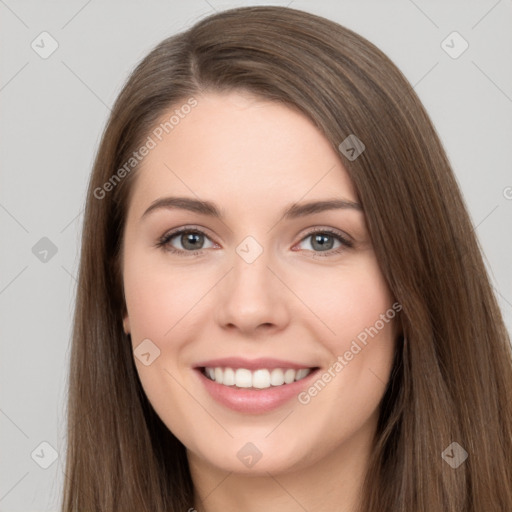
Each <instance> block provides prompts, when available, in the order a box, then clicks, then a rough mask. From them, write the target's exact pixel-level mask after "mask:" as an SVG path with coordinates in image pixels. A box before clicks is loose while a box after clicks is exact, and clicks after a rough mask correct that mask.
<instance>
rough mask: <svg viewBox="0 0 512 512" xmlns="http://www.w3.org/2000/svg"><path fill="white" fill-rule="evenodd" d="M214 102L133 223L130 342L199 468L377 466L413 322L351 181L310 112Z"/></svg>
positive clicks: (158, 164) (197, 112)
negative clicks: (400, 322)
mask: <svg viewBox="0 0 512 512" xmlns="http://www.w3.org/2000/svg"><path fill="white" fill-rule="evenodd" d="M197 99H198V103H197V106H195V107H194V108H191V109H186V111H189V110H190V112H189V113H188V114H187V115H182V116H181V117H180V120H179V123H177V124H176V125H175V126H174V127H173V129H172V131H169V134H168V135H165V131H164V135H165V136H164V137H162V140H161V141H159V140H158V139H157V138H155V137H154V136H153V139H154V140H155V142H156V147H154V148H152V149H150V150H149V153H148V154H147V156H145V158H144V159H143V161H142V163H141V164H140V165H139V168H138V169H137V171H136V172H137V173H138V174H139V175H138V177H137V181H136V182H135V184H134V187H135V188H134V190H133V196H132V200H131V203H130V205H129V209H128V217H127V223H126V229H125V233H124V241H123V250H124V251H123V276H124V288H125V296H126V304H127V315H126V317H125V318H124V325H125V329H126V330H127V331H128V332H130V333H131V340H132V344H133V349H134V358H135V363H136V366H137V371H138V374H139V377H140V380H141V383H142V386H143V388H144V390H145V392H146V394H147V397H148V399H149V400H150V402H151V404H152V405H153V407H154V409H155V411H156V412H157V414H158V415H159V416H160V418H161V419H162V421H163V422H164V423H165V424H166V425H167V427H168V428H169V430H171V431H172V432H173V433H174V435H175V436H176V437H177V438H178V439H180V441H181V442H182V443H183V444H184V445H185V447H186V448H187V453H188V456H189V458H190V459H191V460H195V461H196V462H197V461H199V462H198V463H200V464H206V465H208V466H213V467H216V468H222V469H223V470H226V471H233V472H246V473H255V472H256V473H259V472H262V473H263V472H266V471H269V472H271V473H274V474H275V473H276V472H279V471H288V470H292V469H293V470H296V469H300V468H306V467H308V466H312V465H314V464H316V463H318V462H319V461H321V460H322V459H327V458H331V457H335V456H340V457H349V456H354V457H355V456H356V455H349V454H357V457H361V455H367V454H368V453H369V451H370V450H371V446H370V443H371V439H372V435H373V433H374V431H375V427H376V422H377V418H378V410H377V408H378V405H379V402H380V400H381V398H382V396H383V393H384V391H385V386H386V384H387V382H388V379H389V376H390V370H391V366H392V360H393V354H394V340H395V337H396V334H397V327H396V322H397V319H396V318H395V319H394V320H393V317H394V316H395V312H396V310H398V309H399V306H398V308H397V305H396V304H395V305H394V306H395V308H393V307H392V306H393V297H392V296H391V294H390V291H389V289H388V287H387V285H386V282H385V280H384V278H383V276H382V274H381V271H380V269H379V265H378V262H377V260H376V257H375V254H374V251H373V248H372V244H371V240H370V238H369V234H368V231H367V228H366V225H365V218H364V214H363V212H362V210H361V209H360V207H358V204H357V203H358V197H357V195H356V192H355V189H354V187H353V185H352V183H351V180H350V179H349V177H348V174H347V172H346V171H345V169H344V168H343V166H342V164H341V162H340V158H339V156H338V154H337V153H336V151H334V150H333V149H332V147H331V146H330V144H329V143H328V141H327V139H325V138H324V136H323V135H322V134H321V133H320V131H318V129H317V128H316V127H315V126H314V124H313V123H312V122H311V121H309V120H308V119H307V118H306V117H304V116H303V115H301V114H300V113H297V112H296V111H294V110H291V109H289V108H288V107H285V106H283V105H280V104H277V103H272V102H268V101H264V100H261V99H256V98H254V97H252V96H250V95H248V94H246V93H241V92H233V93H222V94H221V93H215V94H214V93H208V94H207V95H205V96H198V97H197ZM184 103H185V102H184ZM176 108H178V109H179V105H178V106H177V107H176ZM173 110H174V109H173ZM171 114H172V112H170V113H166V115H165V116H162V122H165V121H166V120H168V119H169V117H170V115H171ZM340 142H341V141H340ZM134 172H135V171H134ZM170 198H183V199H182V200H181V201H174V202H172V200H171V199H170ZM185 199H186V201H185ZM200 201H202V202H208V207H205V206H200V205H199V202H200ZM324 201H339V203H338V205H337V206H338V207H333V205H331V207H330V208H323V207H321V203H322V202H324ZM313 203H318V205H317V206H316V207H315V206H309V207H306V205H312V204H313ZM185 206H187V207H185ZM290 208H292V209H291V210H290ZM214 212H215V214H213V213H214ZM285 212H288V213H287V214H285ZM183 228H185V229H186V231H187V232H188V233H187V232H186V233H181V234H174V235H173V232H174V231H175V230H177V229H183ZM227 358H230V359H231V360H228V361H214V360H220V359H227ZM258 359H265V360H262V361H257V360H258ZM204 366H208V367H211V368H212V370H207V372H208V371H209V372H211V373H212V375H213V376H214V377H215V378H217V379H220V378H222V379H225V383H224V384H221V383H219V382H214V381H213V380H210V379H209V378H208V377H206V376H205V375H204V374H203V373H202V370H201V369H200V368H202V367H204ZM228 367H229V368H231V370H226V368H228ZM215 368H216V369H215ZM313 368H316V370H314V371H313V372H311V373H309V374H308V375H306V376H305V377H304V375H305V374H306V373H307V370H308V369H313ZM293 369H295V370H297V369H304V371H298V372H294V371H293ZM250 370H254V371H253V372H251V371H250ZM256 370H258V371H256ZM281 370H282V371H281ZM302 377H304V378H302ZM283 379H284V380H285V383H284V384H282V382H283ZM295 379H298V380H295ZM292 381H293V382H292ZM233 383H234V384H235V385H234V384H233ZM268 386H270V387H268Z"/></svg>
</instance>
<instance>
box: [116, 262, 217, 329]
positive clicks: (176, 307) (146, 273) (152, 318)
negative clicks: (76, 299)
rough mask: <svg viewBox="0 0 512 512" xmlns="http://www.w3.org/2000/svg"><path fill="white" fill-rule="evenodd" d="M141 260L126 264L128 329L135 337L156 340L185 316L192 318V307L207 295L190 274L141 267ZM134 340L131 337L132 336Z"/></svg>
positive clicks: (151, 265) (153, 264)
mask: <svg viewBox="0 0 512 512" xmlns="http://www.w3.org/2000/svg"><path fill="white" fill-rule="evenodd" d="M144 263H145V262H144V259H143V258H139V259H137V258H136V256H135V255H134V257H133V258H131V259H129V260H127V261H126V265H125V270H124V286H125V296H126V304H127V309H128V315H129V317H130V326H131V330H132V333H133V334H135V336H139V337H140V336H142V337H147V338H150V339H151V337H152V336H153V337H155V338H156V339H159V338H163V337H164V335H165V334H166V333H167V332H168V331H169V330H170V329H171V328H173V326H174V325H175V324H176V323H177V322H178V321H180V319H181V318H183V317H184V316H185V315H187V313H188V315H190V314H192V315H193V306H194V304H196V303H197V302H198V301H199V300H200V299H201V296H202V295H204V293H205V292H206V291H207V289H208V287H207V286H206V284H205V290H204V291H202V290H201V286H199V283H200V282H201V281H200V280H198V278H199V279H200V276H194V277H193V281H194V282H193V283H191V276H190V272H188V273H187V272H184V271H180V270H179V269H176V268H171V267H169V266H165V265H161V264H160V263H159V262H154V261H153V262H151V263H149V262H148V264H144ZM132 338H133V336H132Z"/></svg>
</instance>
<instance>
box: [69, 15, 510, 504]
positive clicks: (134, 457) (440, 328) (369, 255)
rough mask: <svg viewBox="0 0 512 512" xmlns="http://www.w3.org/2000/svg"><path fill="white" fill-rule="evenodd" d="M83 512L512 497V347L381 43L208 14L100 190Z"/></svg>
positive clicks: (130, 125)
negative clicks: (92, 511)
mask: <svg viewBox="0 0 512 512" xmlns="http://www.w3.org/2000/svg"><path fill="white" fill-rule="evenodd" d="M79 283H80V286H79V289H78V296H77V302H76V312H75V325H74V339H73V348H72V358H71V373H70V392H69V403H68V409H69V427H68V428H69V430H68V453H67V467H66V476H67V478H66V485H65V496H64V504H63V510H64V511H75V510H76V511H78V510H123V511H128V510H134V511H135V510H137V511H142V510H148V511H149V510H151V511H162V512H163V511H170V510H172V511H177V510H198V511H200V512H201V511H208V512H210V511H217V510H232V509H235V507H236V508H237V509H241V510H261V509H264V508H266V509H269V510H273V509H275V510H277V509H279V510H280V511H282V510H298V509H301V508H302V509H305V510H319V511H320V510H342V511H356V510H357V511H361V512H362V511H365V512H368V511H377V510H378V511H380V512H382V511H393V512H405V511H407V512H411V511H426V510H429V511H430V510H436V511H438V510H443V511H454V512H455V511H461V510H464V511H466V512H483V511H489V510H493V511H494V510H496V511H497V510H500V511H505V510H512V483H511V482H512V405H511V404H512V391H511V390H512V357H511V348H510V340H509V338H508V334H507V332H506V329H505V327H504V323H503V320H502V317H501V314H500V311H499V309H498V306H497V303H496V300H495V298H494V295H493V293H492V290H491V286H490V284H489V279H488V276H487V274H486V270H485V267H484V265H483V262H482V257H481V254H480V251H479V248H478V244H477V241H476V239H475V235H474V232H473V229H472V226H471V223H470V220H469V216H468V213H467V211H466V209H465V206H464V203H463V200H462V197H461V194H460V191H459V190H458V187H457V185H456V182H455V179H454V176H453V172H452V170H451V168H450V165H449V162H448V160H447V157H446V155H445V152H444V150H443V148H442V145H441V143H440V141H439V139H438V137H437V135H436V132H435V130H434V128H433V126H432V124H431V122H430V120H429V118H428V115H427V114H426V112H425V110H424V108H423V107H422V105H421V103H420V101H419V99H418V98H417V96H416V95H415V93H414V91H413V90H412V88H411V86H410V85H409V84H408V82H407V80H406V79H405V78H404V77H403V75H402V74H401V73H400V71H399V70H397V68H396V67H395V66H394V65H393V64H392V63H391V61H390V60H389V59H388V58H387V57H386V56H385V55H384V54H383V53H382V52H381V51H379V50H378V49H377V48H375V46H373V45H372V44H371V43H369V42H368V41H366V40H365V39H363V38H362V37H360V36H358V35H356V34H354V33H353V32H351V31H350V30H347V29H345V28H343V27H341V26H339V25H337V24H335V23H333V22H331V21H328V20H326V19H323V18H320V17H317V16H315V15H312V14H308V13H305V12H302V11H298V10H294V9H289V8H283V7H268V6H267V7H246V8H238V9H232V10H229V11H224V12H221V13H219V14H215V15H213V16H210V17H209V18H206V19H204V20H202V21H200V22H198V23H197V24H196V25H194V26H193V27H192V28H190V29H189V30H187V31H186V32H183V33H181V34H178V35H176V36H173V37H171V38H169V39H167V40H165V41H163V42H162V43H161V44H160V45H158V46H157V47H156V48H155V49H154V50H153V51H152V52H151V53H150V54H149V55H148V56H147V57H146V58H145V59H144V60H143V61H142V62H141V63H140V65H139V66H138V67H137V69H136V70H135V71H134V73H133V74H132V75H131V77H130V79H129V80H128V82H127V84H126V85H125V87H124V89H123V90H122V92H121V94H120V96H119V98H118V100H117V102H116V104H115V106H114V109H113V112H112V115H111V118H110V120H109V122H108V125H107V128H106V131H105V133H104V135H103V140H102V143H101V146H100V148H99V151H98V155H97V158H96V162H95V166H94V169H93V173H92V176H91V181H90V185H89V191H88V198H87V207H86V212H85V222H84V231H83V238H82V254H81V264H80V272H79Z"/></svg>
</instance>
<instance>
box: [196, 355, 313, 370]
mask: <svg viewBox="0 0 512 512" xmlns="http://www.w3.org/2000/svg"><path fill="white" fill-rule="evenodd" d="M205 367H208V368H246V369H247V370H258V369H260V368H261V369H262V368H268V369H269V370H272V369H274V368H283V369H288V368H292V369H294V370H300V369H301V368H316V366H314V365H310V364H307V363H305V364H303V363H296V362H293V361H285V360H283V359H274V358H270V357H260V358H258V359H244V358H243V357H223V358H221V359H210V360H208V361H202V362H200V363H197V364H196V365H195V368H205Z"/></svg>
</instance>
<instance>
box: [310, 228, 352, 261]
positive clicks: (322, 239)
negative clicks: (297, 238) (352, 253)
mask: <svg viewBox="0 0 512 512" xmlns="http://www.w3.org/2000/svg"><path fill="white" fill-rule="evenodd" d="M308 239H311V242H310V243H309V245H310V246H311V249H309V248H306V249H304V250H308V251H310V250H312V251H314V256H322V257H326V256H332V255H335V254H339V253H341V252H343V251H344V250H345V249H347V248H351V247H353V245H354V244H353V243H352V242H351V241H350V240H348V239H347V238H345V237H344V236H343V235H342V234H341V233H339V232H338V231H334V230H332V229H326V228H319V229H315V230H314V231H311V232H310V233H309V234H308V235H306V236H305V237H304V238H303V239H302V240H301V242H304V241H305V240H308ZM336 242H338V244H339V245H338V247H336V248H335V249H333V246H334V245H335V243H336ZM321 253H326V254H321Z"/></svg>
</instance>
